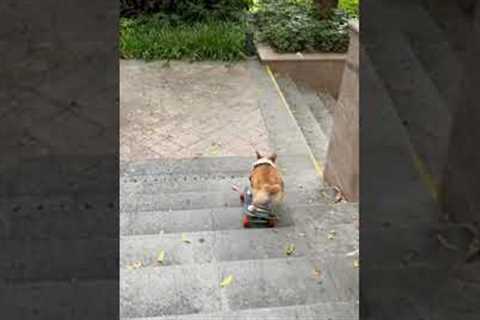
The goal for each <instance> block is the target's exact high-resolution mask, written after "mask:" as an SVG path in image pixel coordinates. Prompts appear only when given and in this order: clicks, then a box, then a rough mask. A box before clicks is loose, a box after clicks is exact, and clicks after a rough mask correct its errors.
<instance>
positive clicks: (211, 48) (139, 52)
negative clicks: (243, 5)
mask: <svg viewBox="0 0 480 320" xmlns="http://www.w3.org/2000/svg"><path fill="white" fill-rule="evenodd" d="M120 21H121V23H120V54H121V57H122V58H126V59H131V58H136V59H144V60H153V59H166V60H170V59H189V60H207V59H208V60H222V61H232V60H239V59H242V58H243V57H244V56H245V24H242V23H234V22H224V21H206V22H197V23H193V24H190V25H187V24H179V25H172V24H170V23H168V22H165V21H164V20H162V19H158V18H156V17H153V16H151V17H141V18H134V19H131V18H122V19H121V20H120Z"/></svg>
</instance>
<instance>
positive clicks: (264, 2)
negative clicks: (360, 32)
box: [254, 0, 349, 52]
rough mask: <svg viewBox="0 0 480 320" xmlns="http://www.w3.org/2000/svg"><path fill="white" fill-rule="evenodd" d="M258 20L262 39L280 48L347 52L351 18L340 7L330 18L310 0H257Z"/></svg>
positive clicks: (284, 50)
mask: <svg viewBox="0 0 480 320" xmlns="http://www.w3.org/2000/svg"><path fill="white" fill-rule="evenodd" d="M254 15H255V24H256V26H257V30H258V32H257V35H258V39H259V40H260V41H264V42H266V43H268V44H269V45H271V46H272V47H273V48H275V49H276V50H278V51H280V52H298V51H307V52H308V51H320V52H345V51H346V50H347V48H348V40H349V37H348V20H347V16H346V15H345V14H344V13H343V12H341V11H338V10H337V11H335V12H332V13H331V14H330V16H329V17H328V18H327V19H320V17H319V14H318V12H317V10H316V8H315V6H314V5H313V4H312V2H311V1H308V0H258V2H257V3H256V7H255V13H254Z"/></svg>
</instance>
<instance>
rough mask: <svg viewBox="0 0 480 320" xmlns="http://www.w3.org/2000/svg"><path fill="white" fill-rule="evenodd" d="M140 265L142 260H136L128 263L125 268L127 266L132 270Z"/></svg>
mask: <svg viewBox="0 0 480 320" xmlns="http://www.w3.org/2000/svg"><path fill="white" fill-rule="evenodd" d="M142 266H143V263H142V261H137V262H133V263H131V264H129V265H128V266H127V268H128V269H129V270H133V269H138V268H140V267H142Z"/></svg>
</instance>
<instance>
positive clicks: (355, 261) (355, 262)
mask: <svg viewBox="0 0 480 320" xmlns="http://www.w3.org/2000/svg"><path fill="white" fill-rule="evenodd" d="M359 265H360V263H359V262H358V260H357V259H355V260H353V266H354V267H355V268H358V266H359Z"/></svg>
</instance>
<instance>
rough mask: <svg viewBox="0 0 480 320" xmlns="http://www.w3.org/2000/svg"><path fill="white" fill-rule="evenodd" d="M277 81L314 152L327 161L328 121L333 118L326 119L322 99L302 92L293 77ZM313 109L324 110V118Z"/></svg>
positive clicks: (316, 156)
mask: <svg viewBox="0 0 480 320" xmlns="http://www.w3.org/2000/svg"><path fill="white" fill-rule="evenodd" d="M277 81H278V83H279V85H280V88H281V89H282V92H283V93H284V95H285V98H286V99H287V102H288V104H289V106H290V108H291V111H292V113H293V116H294V117H295V120H296V121H297V124H298V126H299V127H300V129H301V131H302V133H303V135H304V136H305V139H306V141H307V143H308V145H309V147H310V149H311V150H312V153H313V154H314V156H315V158H316V159H317V160H318V161H320V162H321V163H325V160H326V155H327V149H328V140H329V132H328V131H327V130H329V128H327V127H328V124H327V123H328V121H330V122H331V119H330V120H327V119H326V118H327V117H328V116H329V114H328V111H327V110H326V107H325V106H324V105H323V103H322V102H321V101H320V99H316V100H315V99H313V97H312V95H308V96H307V94H305V93H303V92H300V90H299V89H298V87H297V85H296V84H295V83H294V82H293V81H292V80H291V79H289V78H285V77H279V78H277ZM311 109H321V110H324V112H323V114H322V116H321V117H322V118H321V119H320V120H321V122H319V121H318V119H317V118H316V117H315V116H314V115H313V113H312V110H311ZM322 124H323V126H322ZM330 126H331V123H330ZM330 129H331V128H330Z"/></svg>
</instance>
